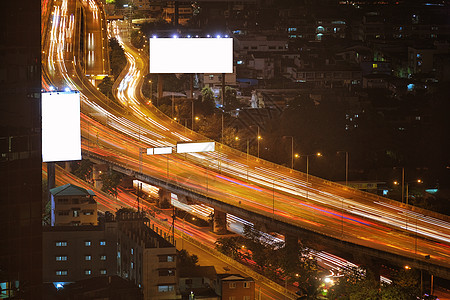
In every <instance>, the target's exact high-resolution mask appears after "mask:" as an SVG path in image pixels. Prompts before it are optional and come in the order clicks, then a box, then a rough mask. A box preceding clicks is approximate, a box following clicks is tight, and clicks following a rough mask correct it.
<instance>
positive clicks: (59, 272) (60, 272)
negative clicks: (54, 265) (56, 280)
mask: <svg viewBox="0 0 450 300" xmlns="http://www.w3.org/2000/svg"><path fill="white" fill-rule="evenodd" d="M56 275H57V276H65V275H67V270H57V271H56Z"/></svg>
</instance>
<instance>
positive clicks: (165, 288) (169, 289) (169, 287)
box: [158, 285, 175, 293]
mask: <svg viewBox="0 0 450 300" xmlns="http://www.w3.org/2000/svg"><path fill="white" fill-rule="evenodd" d="M174 290H175V287H174V286H173V285H160V286H158V292H159V293H163V292H173V291H174Z"/></svg>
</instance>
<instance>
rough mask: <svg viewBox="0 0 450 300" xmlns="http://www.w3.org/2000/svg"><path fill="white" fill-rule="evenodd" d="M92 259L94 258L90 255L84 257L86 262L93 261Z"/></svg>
mask: <svg viewBox="0 0 450 300" xmlns="http://www.w3.org/2000/svg"><path fill="white" fill-rule="evenodd" d="M91 259H92V256H90V255H85V256H84V260H91Z"/></svg>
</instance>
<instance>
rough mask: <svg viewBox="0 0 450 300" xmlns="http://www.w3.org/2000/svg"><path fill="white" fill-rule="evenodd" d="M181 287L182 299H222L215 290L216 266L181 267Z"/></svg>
mask: <svg viewBox="0 0 450 300" xmlns="http://www.w3.org/2000/svg"><path fill="white" fill-rule="evenodd" d="M178 282H179V288H180V293H181V295H182V299H189V296H191V295H192V296H194V297H195V298H196V299H220V298H219V297H218V296H217V294H216V293H215V291H214V288H215V284H216V282H217V273H216V269H215V268H214V266H195V267H194V268H189V269H187V268H182V267H180V274H179V280H178Z"/></svg>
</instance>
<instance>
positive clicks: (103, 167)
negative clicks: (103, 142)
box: [92, 164, 108, 189]
mask: <svg viewBox="0 0 450 300" xmlns="http://www.w3.org/2000/svg"><path fill="white" fill-rule="evenodd" d="M105 172H108V165H107V164H94V165H93V166H92V180H93V181H94V187H95V188H97V189H101V188H102V187H103V181H102V179H101V178H100V176H101V175H102V174H104V173H105Z"/></svg>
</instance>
